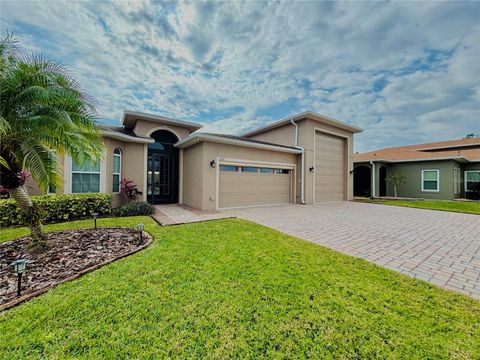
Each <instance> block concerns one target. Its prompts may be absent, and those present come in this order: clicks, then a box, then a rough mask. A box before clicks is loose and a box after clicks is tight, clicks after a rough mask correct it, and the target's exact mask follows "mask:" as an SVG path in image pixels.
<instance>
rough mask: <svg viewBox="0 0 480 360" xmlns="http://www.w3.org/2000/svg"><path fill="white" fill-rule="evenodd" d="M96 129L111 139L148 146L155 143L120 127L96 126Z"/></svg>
mask: <svg viewBox="0 0 480 360" xmlns="http://www.w3.org/2000/svg"><path fill="white" fill-rule="evenodd" d="M97 128H99V129H100V130H101V132H102V135H103V136H104V137H107V138H111V139H117V140H121V141H127V142H133V143H142V144H150V143H153V142H155V140H154V139H152V138H150V137H148V138H147V137H143V136H138V135H137V134H135V133H134V132H133V131H132V130H129V129H125V128H123V127H120V126H107V125H97Z"/></svg>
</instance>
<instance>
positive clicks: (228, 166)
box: [220, 165, 238, 172]
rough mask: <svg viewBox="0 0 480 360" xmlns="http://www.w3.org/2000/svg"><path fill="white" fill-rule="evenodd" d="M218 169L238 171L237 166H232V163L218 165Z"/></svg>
mask: <svg viewBox="0 0 480 360" xmlns="http://www.w3.org/2000/svg"><path fill="white" fill-rule="evenodd" d="M220 171H233V172H235V171H238V167H237V166H232V165H220Z"/></svg>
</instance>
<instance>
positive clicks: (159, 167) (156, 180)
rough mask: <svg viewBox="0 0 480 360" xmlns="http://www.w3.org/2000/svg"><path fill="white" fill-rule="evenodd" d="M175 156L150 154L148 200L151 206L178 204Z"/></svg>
mask: <svg viewBox="0 0 480 360" xmlns="http://www.w3.org/2000/svg"><path fill="white" fill-rule="evenodd" d="M174 160H175V159H174V156H172V155H168V154H161V153H156V152H150V153H149V154H148V163H147V171H148V172H147V200H148V202H150V203H151V204H166V203H173V202H176V201H177V199H175V197H176V195H175V188H176V183H175V181H174V180H175V176H176V174H175V166H174Z"/></svg>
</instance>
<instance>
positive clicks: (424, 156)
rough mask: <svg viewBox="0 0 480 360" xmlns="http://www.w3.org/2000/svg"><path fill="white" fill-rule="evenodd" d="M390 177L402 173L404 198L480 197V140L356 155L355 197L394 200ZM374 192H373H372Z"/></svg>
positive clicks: (400, 190)
mask: <svg viewBox="0 0 480 360" xmlns="http://www.w3.org/2000/svg"><path fill="white" fill-rule="evenodd" d="M388 174H403V175H405V176H406V182H405V183H404V184H398V185H397V195H398V197H402V198H425V199H442V200H452V199H458V198H467V199H475V200H478V199H479V197H480V195H479V194H480V138H478V137H476V138H466V139H460V140H451V141H442V142H436V143H429V144H417V145H409V146H400V147H392V148H385V149H380V150H375V151H371V152H367V153H356V154H354V176H353V178H354V195H355V196H365V197H393V196H394V188H393V185H392V184H389V183H387V182H386V181H385V179H386V177H387V175H388ZM372 189H373V191H372Z"/></svg>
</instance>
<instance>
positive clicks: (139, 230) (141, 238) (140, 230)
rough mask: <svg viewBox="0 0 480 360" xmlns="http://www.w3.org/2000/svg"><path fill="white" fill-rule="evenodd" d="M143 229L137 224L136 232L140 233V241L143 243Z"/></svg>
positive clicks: (143, 227)
mask: <svg viewBox="0 0 480 360" xmlns="http://www.w3.org/2000/svg"><path fill="white" fill-rule="evenodd" d="M144 229H145V225H144V224H138V225H137V230H138V232H139V233H140V241H141V242H143V230H144Z"/></svg>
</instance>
